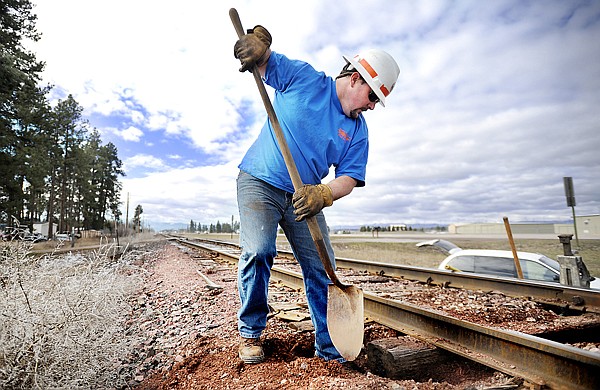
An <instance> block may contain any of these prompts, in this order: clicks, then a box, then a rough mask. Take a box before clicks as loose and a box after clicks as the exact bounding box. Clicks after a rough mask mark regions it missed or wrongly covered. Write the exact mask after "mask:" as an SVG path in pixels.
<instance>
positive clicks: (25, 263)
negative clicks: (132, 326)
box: [0, 242, 142, 389]
mask: <svg viewBox="0 0 600 390" xmlns="http://www.w3.org/2000/svg"><path fill="white" fill-rule="evenodd" d="M31 250H32V245H31V244H27V243H22V242H14V243H10V242H3V243H1V244H0V252H1V256H0V317H1V320H0V388H5V389H16V388H27V389H30V388H39V389H46V388H65V389H66V388H68V389H78V388H111V387H123V386H125V385H126V382H124V379H123V377H122V376H120V375H118V374H117V372H116V370H117V369H118V368H119V367H120V359H121V358H122V357H123V356H124V355H125V354H127V352H128V350H130V349H131V346H132V345H135V339H136V338H137V337H139V336H136V335H125V334H124V332H123V329H124V326H123V324H124V321H125V319H126V315H127V314H128V312H129V309H130V307H129V304H128V298H129V297H130V296H131V294H132V293H133V292H134V291H135V290H137V289H138V288H139V287H140V284H141V281H142V278H141V272H142V271H141V269H139V268H138V267H135V266H134V265H132V264H131V261H130V260H129V259H128V256H127V254H125V255H124V256H123V257H121V258H120V259H118V260H113V258H112V255H109V254H110V253H113V252H114V251H113V250H112V248H111V247H110V245H105V246H103V247H101V248H100V249H98V250H96V251H89V252H87V253H86V254H85V255H82V254H71V253H69V254H64V255H56V254H50V255H44V256H43V257H34V256H30V255H29V253H30V252H31Z"/></svg>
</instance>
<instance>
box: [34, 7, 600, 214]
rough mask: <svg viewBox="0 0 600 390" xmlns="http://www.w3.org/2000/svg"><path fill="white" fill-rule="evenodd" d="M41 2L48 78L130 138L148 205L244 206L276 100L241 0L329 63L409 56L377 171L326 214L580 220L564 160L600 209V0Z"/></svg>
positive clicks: (94, 119) (320, 64) (374, 131)
mask: <svg viewBox="0 0 600 390" xmlns="http://www.w3.org/2000/svg"><path fill="white" fill-rule="evenodd" d="M34 3H36V4H37V6H36V7H35V8H34V12H36V13H37V14H38V30H40V31H41V32H42V33H43V36H42V40H41V41H40V42H39V43H37V44H35V47H33V50H34V51H35V52H36V53H37V55H38V57H39V59H41V60H44V61H46V63H47V67H46V70H45V72H44V80H45V81H48V82H50V83H52V84H53V85H56V86H57V87H56V90H57V91H58V92H60V91H62V92H63V93H72V94H73V96H74V97H75V99H76V100H77V101H78V102H79V103H80V104H81V105H82V106H83V107H84V109H85V110H84V114H85V115H87V116H88V117H89V118H90V121H91V124H92V126H96V127H98V128H99V129H100V130H101V134H102V137H103V141H106V142H114V143H115V144H116V145H117V147H118V150H119V155H120V157H121V158H122V159H123V161H124V164H125V167H126V171H127V177H126V178H125V181H124V187H126V189H124V192H123V194H126V193H127V192H129V193H130V194H131V196H132V198H135V199H137V200H136V202H143V203H142V205H143V207H144V214H145V218H147V219H148V220H154V221H181V222H183V223H188V222H189V220H190V219H194V220H195V221H197V222H202V223H210V222H211V221H210V219H211V218H213V220H212V222H214V221H215V220H216V219H218V218H221V219H222V220H225V219H226V218H227V217H228V216H229V219H230V218H231V215H232V214H236V215H237V206H236V200H235V199H236V194H235V176H236V174H237V168H236V167H237V164H238V163H239V161H240V160H241V158H242V156H243V154H244V153H245V151H246V149H247V148H248V147H249V145H250V144H251V143H252V142H253V141H254V139H255V137H256V135H257V134H258V131H259V130H260V128H261V126H262V124H263V123H264V121H265V120H266V114H265V110H264V107H263V105H262V102H261V100H260V97H259V95H258V91H257V88H256V85H255V84H254V80H253V79H252V76H251V75H250V74H249V73H240V72H238V68H239V64H238V62H237V60H235V58H233V53H232V47H233V43H234V42H235V40H236V35H235V33H234V30H233V27H232V25H231V21H230V20H229V15H228V11H229V7H231V6H233V7H236V8H237V9H238V11H239V13H240V16H241V19H242V23H243V24H244V27H246V28H249V27H253V26H254V25H255V24H262V25H264V26H266V27H267V28H268V29H269V31H270V32H271V34H272V35H273V46H272V48H273V50H276V51H279V52H282V53H284V54H286V55H287V56H289V57H290V58H298V59H303V60H306V61H308V62H310V63H311V64H312V65H313V66H314V67H315V69H317V70H320V71H324V72H325V73H327V74H329V75H332V76H333V75H336V74H337V73H338V72H339V70H340V68H341V67H342V65H343V63H344V62H343V59H342V57H341V56H342V54H348V55H353V54H356V53H357V52H359V51H361V50H364V49H367V48H371V47H379V48H382V49H384V50H386V51H388V52H390V53H392V54H393V55H394V57H395V58H396V59H397V61H398V63H399V66H400V69H401V74H400V78H399V80H398V83H397V85H396V88H395V90H394V92H393V93H392V95H390V97H389V98H388V100H387V104H386V107H385V108H382V107H378V108H377V109H376V110H375V111H373V112H367V113H365V118H366V119H367V122H368V125H369V138H370V153H369V163H368V166H367V179H366V183H367V186H366V187H365V188H358V189H355V190H354V191H353V193H352V194H351V195H349V196H348V197H346V198H344V199H341V200H338V201H336V202H335V204H334V206H333V207H331V208H328V209H327V210H326V215H327V218H328V222H329V223H330V224H332V225H341V224H353V225H354V224H372V223H384V222H389V223H420V222H422V223H426V222H428V223H452V222H469V221H477V222H486V221H501V219H502V217H503V216H504V215H508V216H509V217H510V220H511V221H518V220H568V219H569V218H570V216H571V210H570V209H568V208H567V207H566V206H565V203H564V191H563V188H562V178H563V177H564V176H572V177H573V178H574V185H575V192H576V198H577V210H578V211H577V212H578V214H582V215H585V214H597V213H600V198H599V196H598V193H599V191H598V189H599V188H598V184H597V183H599V182H600V153H598V147H599V146H600V133H599V132H598V123H600V113H599V112H598V102H600V67H598V64H599V63H600V47H599V46H598V44H597V42H599V41H600V3H599V2H587V1H573V2H562V1H547V2H522V1H518V0H501V1H494V2H480V1H460V2H447V1H441V0H440V1H418V2H416V1H394V2H390V1H381V0H363V1H357V0H349V1H346V2H344V3H343V4H341V3H334V2H323V1H316V0H308V1H305V2H303V3H302V6H301V7H295V8H294V12H293V17H290V13H289V10H288V7H289V5H288V4H286V3H285V2H278V1H274V0H270V1H242V0H239V1H233V2H232V3H231V4H222V3H219V2H209V3H202V5H195V4H192V3H190V2H186V1H183V0H175V1H173V2H170V3H169V4H168V5H165V3H164V2H158V1H146V2H144V6H143V7H140V6H139V5H138V4H137V3H135V2H125V3H123V2H117V1H116V0H107V1H105V2H102V3H90V2H80V1H76V0H55V1H53V2H51V3H50V2H42V1H39V0H36V1H34ZM382 20H385V21H386V22H382ZM387 20H390V21H391V22H387ZM73 31H76V32H77V33H73ZM67 42H68V44H67ZM75 48H76V50H75ZM268 90H269V93H270V94H271V96H272V91H271V90H270V88H268ZM57 96H60V94H58V93H57ZM174 156H177V158H174ZM123 198H125V195H124V196H123Z"/></svg>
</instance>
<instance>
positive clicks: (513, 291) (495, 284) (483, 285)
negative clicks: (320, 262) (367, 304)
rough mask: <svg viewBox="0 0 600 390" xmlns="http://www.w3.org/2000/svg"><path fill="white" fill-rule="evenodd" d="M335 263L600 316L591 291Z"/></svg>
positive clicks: (599, 300)
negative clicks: (555, 303) (558, 303)
mask: <svg viewBox="0 0 600 390" xmlns="http://www.w3.org/2000/svg"><path fill="white" fill-rule="evenodd" d="M335 261H336V266H337V267H338V268H346V269H354V270H360V271H366V272H369V273H372V274H378V275H386V276H391V277H395V278H403V279H408V280H416V281H419V282H423V283H430V284H438V285H441V286H445V287H456V288H462V289H469V290H482V291H492V290H494V291H502V292H503V293H505V294H507V295H510V296H513V297H532V298H535V299H541V300H545V301H548V302H551V301H553V300H557V299H558V300H561V301H564V302H567V304H566V306H565V307H564V308H565V309H569V308H572V309H576V310H577V309H579V310H582V311H591V312H594V313H600V291H595V290H591V289H585V288H577V287H569V286H563V285H560V284H556V285H554V284H552V285H550V284H548V283H543V282H535V281H530V280H527V281H526V280H516V279H509V278H501V277H495V276H484V275H475V274H471V273H467V272H463V273H456V272H452V271H446V270H438V269H433V268H423V267H415V266H408V265H398V264H389V263H377V262H370V261H365V260H356V259H344V258H336V259H335Z"/></svg>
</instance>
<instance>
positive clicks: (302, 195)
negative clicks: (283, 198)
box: [292, 184, 333, 222]
mask: <svg viewBox="0 0 600 390" xmlns="http://www.w3.org/2000/svg"><path fill="white" fill-rule="evenodd" d="M292 204H293V205H294V208H295V210H294V214H296V215H297V216H298V217H297V218H296V221H298V222H300V221H303V220H304V219H305V218H310V217H313V216H315V215H317V214H318V213H319V212H320V211H321V210H322V209H323V207H329V206H331V205H332V204H333V191H332V190H331V187H329V186H328V185H327V184H317V185H311V184H305V185H303V186H302V188H300V189H299V190H298V191H296V192H294V196H293V197H292Z"/></svg>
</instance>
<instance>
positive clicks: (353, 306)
mask: <svg viewBox="0 0 600 390" xmlns="http://www.w3.org/2000/svg"><path fill="white" fill-rule="evenodd" d="M229 17H230V18H231V22H232V23H233V26H234V27H235V31H236V33H237V35H238V37H239V38H241V37H242V36H243V35H245V33H244V29H243V28H242V22H241V20H240V16H239V15H238V12H237V10H236V9H235V8H231V9H230V10H229ZM252 74H253V75H254V80H255V81H256V85H257V86H258V90H259V92H260V96H261V97H262V100H263V103H264V105H265V109H266V110H267V114H268V116H269V120H270V121H271V124H272V125H273V129H274V130H275V137H276V138H277V143H278V144H279V149H281V153H282V154H283V159H284V161H285V165H286V167H287V170H288V173H289V174H290V178H291V179H292V183H293V185H294V189H295V190H298V189H299V188H301V187H302V179H301V178H300V174H299V173H298V169H297V168H296V163H295V162H294V159H293V157H292V154H291V153H290V149H289V148H288V145H287V141H286V140H285V137H284V136H283V132H282V130H281V126H280V124H279V120H278V119H277V115H276V114H275V110H274V109H273V105H272V104H271V100H270V99H269V95H268V94H267V90H266V88H265V86H264V84H263V82H262V80H261V77H260V73H259V71H258V68H257V67H256V66H253V67H252ZM306 223H307V224H308V229H309V230H310V235H311V237H312V239H313V241H314V243H315V246H316V247H317V252H318V253H319V258H320V259H321V262H322V263H323V266H324V267H325V272H326V273H327V276H328V277H329V279H330V280H331V282H332V283H333V284H330V285H329V286H328V301H327V327H328V328H329V335H330V336H331V341H332V342H333V345H334V346H335V348H336V349H337V350H338V352H339V353H340V354H341V355H342V357H343V358H344V359H346V360H350V361H351V360H354V359H356V357H357V356H358V354H359V353H360V350H361V348H362V344H363V334H364V303H363V292H362V290H361V289H359V288H358V287H356V286H352V285H345V284H343V283H342V282H340V280H339V279H338V278H337V276H336V274H335V270H334V269H333V265H332V263H331V260H330V259H329V253H328V252H327V248H326V247H325V242H324V241H323V234H322V233H321V229H320V228H319V224H318V222H317V219H316V218H315V217H310V218H306Z"/></svg>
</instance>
